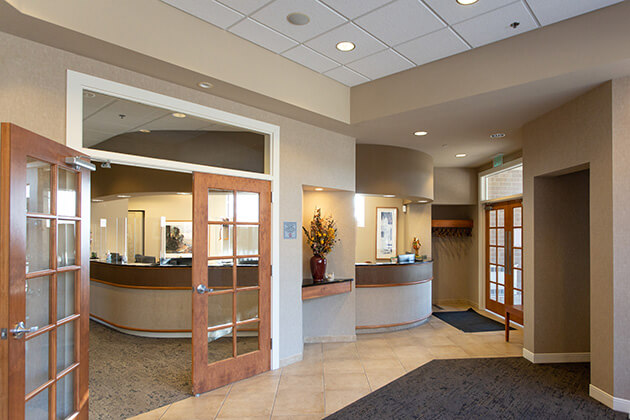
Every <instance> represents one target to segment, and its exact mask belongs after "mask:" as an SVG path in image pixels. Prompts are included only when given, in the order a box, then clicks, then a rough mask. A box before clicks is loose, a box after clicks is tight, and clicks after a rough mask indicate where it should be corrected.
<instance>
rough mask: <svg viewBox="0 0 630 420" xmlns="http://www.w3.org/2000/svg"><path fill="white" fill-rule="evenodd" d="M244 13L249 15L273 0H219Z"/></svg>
mask: <svg viewBox="0 0 630 420" xmlns="http://www.w3.org/2000/svg"><path fill="white" fill-rule="evenodd" d="M217 1H218V2H219V3H223V4H225V5H226V6H229V7H231V8H232V9H235V10H238V11H239V12H241V13H243V14H244V15H249V14H251V13H253V12H255V11H256V10H258V9H260V8H261V7H263V6H264V5H265V4H267V3H269V2H270V1H271V0H217Z"/></svg>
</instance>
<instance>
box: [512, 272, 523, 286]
mask: <svg viewBox="0 0 630 420" xmlns="http://www.w3.org/2000/svg"><path fill="white" fill-rule="evenodd" d="M514 288H516V289H522V288H523V272H522V271H521V270H514Z"/></svg>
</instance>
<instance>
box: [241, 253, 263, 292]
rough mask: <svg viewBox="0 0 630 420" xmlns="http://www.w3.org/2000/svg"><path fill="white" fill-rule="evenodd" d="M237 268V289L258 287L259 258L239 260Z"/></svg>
mask: <svg viewBox="0 0 630 420" xmlns="http://www.w3.org/2000/svg"><path fill="white" fill-rule="evenodd" d="M237 263H238V265H237V267H236V287H249V286H258V258H257V257H256V258H239V259H238V260H237Z"/></svg>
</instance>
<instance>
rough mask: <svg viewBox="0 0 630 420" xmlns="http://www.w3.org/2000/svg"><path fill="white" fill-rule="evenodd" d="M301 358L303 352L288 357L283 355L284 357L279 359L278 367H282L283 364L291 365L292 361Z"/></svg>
mask: <svg viewBox="0 0 630 420" xmlns="http://www.w3.org/2000/svg"><path fill="white" fill-rule="evenodd" d="M303 358H304V354H303V353H299V354H294V355H293V356H290V357H285V358H284V359H280V367H281V368H283V367H285V366H289V365H292V364H293V363H297V362H301V361H302V359H303Z"/></svg>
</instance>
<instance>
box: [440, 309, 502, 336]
mask: <svg viewBox="0 0 630 420" xmlns="http://www.w3.org/2000/svg"><path fill="white" fill-rule="evenodd" d="M433 316H436V317H438V318H440V319H441V320H442V321H444V322H448V323H449V324H451V325H452V326H453V327H455V328H457V329H459V330H462V331H464V332H467V333H470V332H486V331H501V330H504V329H505V325H503V324H501V323H500V322H497V321H495V320H494V319H490V318H486V317H485V316H483V315H479V314H478V313H477V312H475V311H474V310H473V309H472V308H469V309H468V310H467V311H454V312H433ZM510 329H511V330H513V329H514V328H512V327H510Z"/></svg>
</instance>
